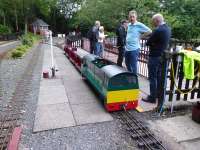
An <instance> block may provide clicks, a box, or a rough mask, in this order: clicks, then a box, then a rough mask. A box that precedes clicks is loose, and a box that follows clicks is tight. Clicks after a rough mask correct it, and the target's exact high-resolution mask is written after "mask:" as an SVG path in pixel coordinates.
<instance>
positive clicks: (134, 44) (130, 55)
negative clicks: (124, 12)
mask: <svg viewBox="0 0 200 150" xmlns="http://www.w3.org/2000/svg"><path fill="white" fill-rule="evenodd" d="M129 21H130V23H129V24H128V29H127V36H126V47H125V63H126V67H127V69H128V71H130V72H132V73H134V74H135V75H137V62H138V55H139V51H140V49H141V46H140V37H141V36H147V35H149V34H151V32H152V31H151V29H150V28H149V27H147V26H146V25H144V24H143V23H141V22H138V21H137V12H136V11H134V10H132V11H130V12H129Z"/></svg>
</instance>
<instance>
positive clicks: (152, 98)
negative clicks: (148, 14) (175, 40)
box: [143, 14, 171, 103]
mask: <svg viewBox="0 0 200 150" xmlns="http://www.w3.org/2000/svg"><path fill="white" fill-rule="evenodd" d="M152 23H153V25H154V26H155V27H156V28H155V30H154V31H153V33H152V34H151V36H150V38H149V39H148V41H147V45H148V46H149V61H148V70H149V83H150V95H149V96H148V97H147V99H143V101H146V102H150V103H155V102H156V98H158V94H159V93H158V91H159V89H160V83H161V68H162V66H161V55H162V53H163V52H164V50H166V49H167V48H168V45H169V41H170V37H171V29H170V28H169V27H168V26H167V25H166V24H165V22H164V18H163V16H162V15H161V14H155V15H154V16H153V17H152Z"/></svg>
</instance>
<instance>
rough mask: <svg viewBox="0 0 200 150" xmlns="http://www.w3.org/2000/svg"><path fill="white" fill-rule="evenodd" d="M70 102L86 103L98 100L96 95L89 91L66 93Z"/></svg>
mask: <svg viewBox="0 0 200 150" xmlns="http://www.w3.org/2000/svg"><path fill="white" fill-rule="evenodd" d="M67 95H68V99H69V102H70V104H87V103H93V102H96V101H98V97H97V96H96V95H95V94H94V93H93V92H89V91H80V92H69V93H67Z"/></svg>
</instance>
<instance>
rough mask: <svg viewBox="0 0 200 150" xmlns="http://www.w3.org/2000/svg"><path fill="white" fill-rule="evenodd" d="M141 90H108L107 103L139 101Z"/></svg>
mask: <svg viewBox="0 0 200 150" xmlns="http://www.w3.org/2000/svg"><path fill="white" fill-rule="evenodd" d="M139 94H140V90H139V89H132V90H119V91H108V92H107V104H108V103H117V102H126V101H127V102H130V101H137V100H138V99H139Z"/></svg>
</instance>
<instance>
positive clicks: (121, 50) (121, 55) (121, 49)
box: [117, 46, 125, 67]
mask: <svg viewBox="0 0 200 150" xmlns="http://www.w3.org/2000/svg"><path fill="white" fill-rule="evenodd" d="M118 52H119V53H118V58H117V65H118V66H121V67H122V62H123V59H124V53H125V47H124V46H119V47H118Z"/></svg>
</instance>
